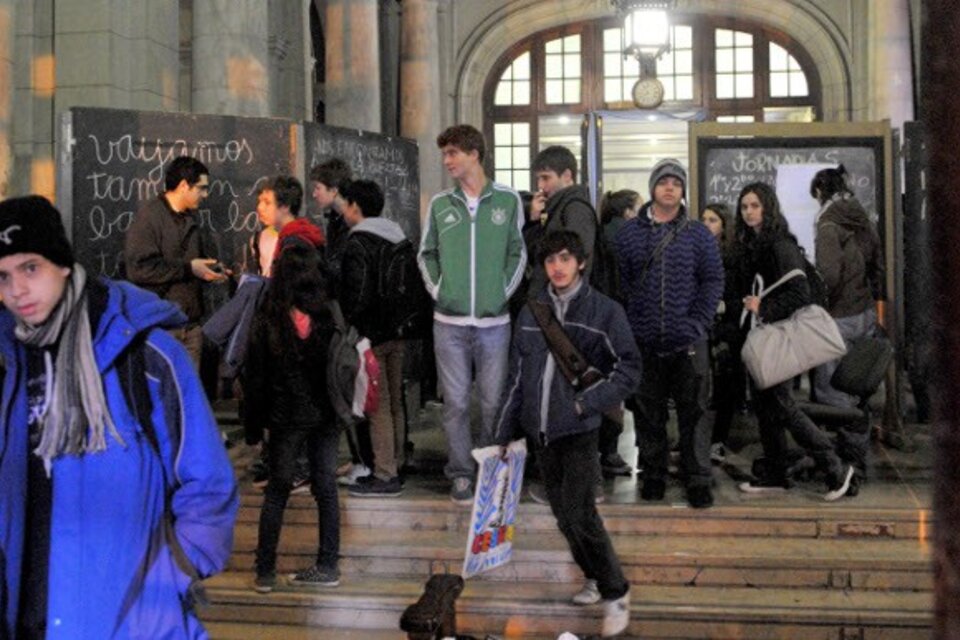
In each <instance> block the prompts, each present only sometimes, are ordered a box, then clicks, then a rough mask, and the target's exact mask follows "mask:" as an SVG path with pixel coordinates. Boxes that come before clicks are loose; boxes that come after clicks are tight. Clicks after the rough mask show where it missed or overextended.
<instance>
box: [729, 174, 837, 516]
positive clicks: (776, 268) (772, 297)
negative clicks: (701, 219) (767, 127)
mask: <svg viewBox="0 0 960 640" xmlns="http://www.w3.org/2000/svg"><path fill="white" fill-rule="evenodd" d="M737 211H738V212H739V215H738V216H737V222H736V234H735V243H734V251H735V256H736V257H735V260H736V269H737V272H738V275H737V283H738V287H739V290H740V292H741V293H742V295H743V297H742V298H741V304H742V307H743V308H744V309H746V310H747V311H749V312H750V313H751V314H753V315H754V316H755V317H756V318H758V319H760V320H762V321H763V322H766V323H770V322H777V321H779V320H785V319H786V318H788V317H789V316H790V315H791V314H793V312H794V311H796V310H797V309H799V308H800V307H802V306H805V305H807V304H809V303H810V286H809V285H808V283H807V279H806V277H802V278H801V277H795V278H792V279H790V280H788V281H786V282H785V283H783V284H782V285H780V286H779V287H777V288H776V289H774V290H773V291H771V292H770V293H769V295H765V296H763V298H762V299H761V298H760V297H759V296H756V295H753V293H752V292H751V290H750V285H751V283H752V282H753V281H754V279H755V278H756V277H757V276H760V278H762V282H763V286H767V287H769V286H770V285H772V284H773V283H775V282H777V281H778V280H779V279H780V278H781V277H783V276H784V275H786V274H787V273H789V272H790V271H793V270H794V269H800V270H801V271H803V270H804V258H803V254H802V253H801V251H800V246H799V245H798V244H797V239H796V238H795V237H794V235H793V234H792V233H790V228H789V226H788V225H787V220H786V218H784V217H783V214H782V213H781V212H780V202H779V201H778V200H777V195H776V193H775V192H774V190H773V188H772V187H770V186H769V185H767V184H763V183H760V182H756V183H753V184H749V185H747V186H746V187H744V188H743V190H742V191H741V192H740V197H739V198H738V199H737ZM731 311H734V312H736V313H739V309H732V310H731ZM745 324H747V326H746V327H745V329H749V323H745ZM791 386H792V383H791V381H789V380H788V381H786V382H782V383H780V384H778V385H775V386H773V387H770V388H769V389H762V390H761V389H756V387H752V388H753V397H754V408H755V410H756V413H757V421H758V422H759V425H760V441H761V443H762V445H763V453H764V455H765V456H766V458H767V461H768V463H769V464H768V465H767V467H768V470H769V471H768V473H767V474H766V475H765V476H764V477H761V478H758V479H756V480H752V481H750V482H744V483H742V484H741V485H740V490H741V491H744V492H746V493H763V492H769V491H783V490H785V489H786V488H787V485H788V482H787V477H786V470H787V460H786V456H787V437H786V431H785V428H786V429H789V431H790V434H791V435H792V436H793V439H794V440H795V441H796V443H797V444H798V445H800V446H801V447H803V448H804V449H805V450H806V451H807V452H808V453H809V454H810V456H811V457H813V459H814V460H815V461H816V463H817V467H818V468H819V469H820V470H821V471H823V472H824V473H825V475H826V480H827V492H826V493H825V494H824V499H825V500H827V501H833V500H837V499H839V498H841V497H843V496H844V495H846V494H847V491H848V490H849V489H850V484H851V481H852V480H853V476H854V470H853V467H852V466H850V465H847V464H845V463H843V462H842V461H841V460H840V457H839V456H838V455H837V453H836V451H834V448H833V443H832V442H831V441H830V438H829V437H828V436H827V434H825V433H824V432H823V431H821V430H820V429H819V428H818V427H817V425H815V424H814V423H813V422H812V421H811V420H810V418H808V417H807V416H806V415H805V414H804V413H803V412H802V411H800V409H799V408H798V407H797V405H796V403H795V402H794V400H793V397H792V396H791Z"/></svg>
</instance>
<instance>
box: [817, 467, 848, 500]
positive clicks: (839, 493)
mask: <svg viewBox="0 0 960 640" xmlns="http://www.w3.org/2000/svg"><path fill="white" fill-rule="evenodd" d="M853 474H854V470H853V467H852V466H850V467H847V468H846V469H844V470H843V475H842V476H840V478H839V479H838V480H837V481H836V482H834V483H830V484H828V485H827V489H829V490H828V491H827V492H826V493H825V494H823V499H824V500H826V501H827V502H833V501H834V500H839V499H840V498H842V497H843V496H845V495H847V491H849V489H850V483H851V482H852V481H853Z"/></svg>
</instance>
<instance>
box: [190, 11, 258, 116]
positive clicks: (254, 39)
mask: <svg viewBox="0 0 960 640" xmlns="http://www.w3.org/2000/svg"><path fill="white" fill-rule="evenodd" d="M268 18H269V4H268V3H267V2H265V1H264V0H194V3H193V111H194V112H195V113H215V114H224V115H235V116H267V115H269V114H270V73H269V69H270V64H269V58H268V55H269V53H268V47H267V35H268V34H267V30H268V25H269V20H268Z"/></svg>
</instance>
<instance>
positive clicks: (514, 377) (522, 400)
mask: <svg viewBox="0 0 960 640" xmlns="http://www.w3.org/2000/svg"><path fill="white" fill-rule="evenodd" d="M538 300H540V301H541V302H546V303H548V304H550V306H551V308H553V302H552V300H551V298H550V295H549V294H548V293H547V290H546V289H544V290H543V291H541V293H540V295H539V296H538ZM562 324H563V328H564V331H565V332H566V333H567V335H568V336H569V337H570V341H571V342H572V343H573V344H574V346H575V347H577V350H578V351H580V354H581V355H582V356H583V357H584V359H585V360H586V361H587V362H588V363H589V364H590V366H593V367H594V368H596V369H598V370H599V371H600V372H601V373H602V374H604V379H602V380H600V381H599V382H597V383H595V384H593V385H592V386H590V387H588V388H586V389H583V390H581V391H579V392H578V391H575V390H574V388H573V385H571V384H570V383H569V382H568V381H567V379H566V378H565V377H563V374H562V373H561V372H560V370H559V369H557V370H556V373H555V374H554V376H553V380H552V383H551V384H550V389H549V394H550V396H549V398H548V399H547V400H548V402H543V386H544V385H543V373H544V369H545V367H546V363H547V355H548V354H549V353H550V349H549V347H548V346H547V342H546V340H545V339H544V337H543V332H542V331H541V330H540V325H538V324H537V321H536V319H535V318H534V317H533V313H532V312H531V311H530V308H529V307H528V306H526V305H524V307H523V311H521V312H520V316H519V317H518V318H517V323H516V326H515V327H514V332H513V343H512V345H511V347H510V373H509V375H508V377H507V382H506V385H505V388H504V392H503V400H502V402H501V405H502V409H501V410H500V415H499V416H498V418H497V423H496V434H497V436H496V440H497V442H498V443H500V444H506V443H508V442H510V441H511V440H513V439H514V438H516V437H517V436H518V435H519V434H520V432H521V431H522V432H525V433H526V435H529V436H530V437H531V438H533V439H534V440H536V441H539V435H538V434H539V432H540V424H541V418H542V413H541V407H542V406H544V405H546V406H548V407H549V410H548V411H549V415H547V416H546V417H547V420H546V426H547V432H546V440H547V443H549V441H550V440H556V439H557V438H562V437H564V436H570V435H575V434H578V433H587V432H589V431H592V430H594V429H599V428H600V418H601V415H602V414H603V412H604V411H606V410H608V409H613V408H615V407H617V406H618V405H619V404H620V403H621V402H623V401H624V400H625V399H626V398H627V397H628V396H630V395H631V394H632V393H633V392H634V391H635V390H636V388H637V385H638V384H639V383H640V354H639V352H638V351H637V345H636V343H634V341H633V337H632V336H631V335H630V325H628V324H627V317H626V315H625V314H624V312H623V307H621V306H620V305H619V304H617V303H616V302H614V301H613V300H611V299H610V298H608V297H607V296H605V295H603V294H602V293H600V292H599V291H597V290H596V289H594V288H592V287H591V286H590V285H589V284H587V283H586V282H584V283H583V284H582V285H581V287H580V290H579V291H577V293H576V294H574V296H573V298H571V299H570V302H569V303H568V306H567V312H566V314H565V316H564V318H563V323H562ZM574 403H577V404H579V405H580V407H581V408H582V410H583V411H582V413H580V414H578V413H577V410H576V407H575V406H574Z"/></svg>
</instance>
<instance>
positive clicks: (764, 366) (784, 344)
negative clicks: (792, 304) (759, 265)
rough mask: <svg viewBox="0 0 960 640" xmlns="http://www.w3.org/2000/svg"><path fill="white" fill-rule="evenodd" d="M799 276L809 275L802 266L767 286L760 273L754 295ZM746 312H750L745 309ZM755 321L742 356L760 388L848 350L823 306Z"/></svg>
mask: <svg viewBox="0 0 960 640" xmlns="http://www.w3.org/2000/svg"><path fill="white" fill-rule="evenodd" d="M797 277H803V278H805V277H807V276H806V274H805V273H804V272H803V270H802V269H794V270H792V271H790V272H788V273H787V274H785V275H784V276H783V277H782V278H780V279H779V280H777V281H776V282H775V283H773V284H772V285H771V286H769V287H767V288H764V287H763V278H762V277H761V276H760V274H757V276H756V278H755V279H754V282H753V295H755V296H758V297H759V298H760V299H763V298H764V297H765V296H767V295H769V294H770V292H771V291H773V290H774V289H776V288H777V287H779V286H780V285H782V284H783V283H784V282H787V281H788V280H791V279H793V278H797ZM743 313H744V314H747V313H749V312H748V311H747V310H746V309H744V311H743ZM744 318H745V315H744V316H741V323H742V322H743V320H744ZM753 322H754V326H753V328H752V329H750V332H749V333H748V334H747V340H746V342H745V343H744V345H743V349H742V350H741V351H740V357H741V358H742V359H743V364H744V365H745V366H746V367H747V371H748V372H750V377H751V378H753V381H754V383H755V384H756V385H757V388H758V389H769V388H770V387H773V386H775V385H778V384H780V383H781V382H784V381H785V380H790V379H791V378H794V377H795V376H798V375H800V374H801V373H803V372H804V371H808V370H810V369H812V368H814V367H816V366H819V365H821V364H823V363H825V362H830V361H831V360H836V359H837V358H840V357H842V356H843V355H844V354H845V353H846V352H847V346H846V344H845V343H844V341H843V337H842V336H841V335H840V330H839V329H838V328H837V323H836V322H835V321H834V319H833V318H832V317H831V316H830V314H829V313H828V312H827V310H826V309H824V308H823V307H821V306H820V305H816V304H808V305H806V306H803V307H800V308H799V309H797V310H796V311H794V312H793V314H792V315H791V316H790V317H789V318H787V319H785V320H780V321H778V322H770V323H764V322H763V321H762V320H760V319H758V318H757V317H756V316H754V317H753Z"/></svg>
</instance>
